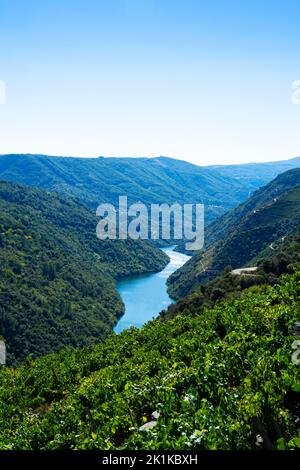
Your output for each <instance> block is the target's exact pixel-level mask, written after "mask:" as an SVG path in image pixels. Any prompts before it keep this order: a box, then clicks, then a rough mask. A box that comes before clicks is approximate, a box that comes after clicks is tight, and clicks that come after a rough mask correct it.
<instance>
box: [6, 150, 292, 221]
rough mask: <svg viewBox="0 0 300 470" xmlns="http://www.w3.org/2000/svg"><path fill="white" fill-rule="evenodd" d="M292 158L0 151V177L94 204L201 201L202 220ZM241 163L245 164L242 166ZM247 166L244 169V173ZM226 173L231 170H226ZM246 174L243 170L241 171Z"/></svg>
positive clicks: (244, 194)
mask: <svg viewBox="0 0 300 470" xmlns="http://www.w3.org/2000/svg"><path fill="white" fill-rule="evenodd" d="M283 165H284V168H288V167H289V165H290V166H291V167H295V166H297V162H296V160H295V161H294V160H290V161H287V162H278V163H274V164H273V165H272V166H270V170H269V172H268V171H267V169H266V168H265V167H263V168H262V170H260V165H259V164H258V165H257V167H256V179H255V178H254V175H253V174H254V170H253V169H252V170H251V169H250V168H249V167H247V168H245V169H244V170H243V166H241V167H240V169H239V174H240V175H241V174H243V175H244V176H243V177H242V178H241V177H240V176H238V175H237V174H236V172H237V168H235V167H234V168H232V169H229V170H228V171H225V168H226V167H225V168H224V171H225V172H224V174H223V168H222V167H217V168H216V169H215V168H212V167H199V166H197V165H192V164H191V163H188V162H185V161H181V160H175V159H172V158H166V157H158V158H103V157H101V158H71V157H69V158H63V157H49V156H45V155H2V156H0V178H1V179H4V180H8V181H14V182H17V183H22V184H27V185H30V186H34V187H37V188H42V189H47V190H51V191H56V192H58V193H62V194H67V195H71V196H75V197H77V198H79V199H80V200H81V201H82V202H83V203H84V204H86V205H88V206H89V207H92V208H93V209H95V207H97V206H98V204H100V203H102V202H109V203H113V204H115V205H116V204H118V197H119V196H120V195H121V196H123V195H127V197H128V200H129V202H130V203H132V202H138V201H141V202H143V203H144V204H147V205H149V204H153V203H168V204H170V203H174V202H176V201H177V202H179V203H203V204H205V205H206V209H207V210H206V222H209V221H212V220H213V219H215V218H216V217H218V216H220V215H221V214H223V213H224V212H225V211H227V210H228V209H231V208H232V207H236V206H237V205H238V204H239V203H240V202H242V201H244V200H245V199H246V198H247V197H248V195H249V192H253V191H255V190H256V189H257V188H258V187H259V186H261V185H262V184H265V183H267V182H268V181H270V179H272V177H273V176H276V175H277V174H279V173H280V172H281V171H283V170H282V168H283ZM245 167H246V166H245ZM249 171H250V173H249ZM231 174H232V176H231ZM247 175H248V176H247Z"/></svg>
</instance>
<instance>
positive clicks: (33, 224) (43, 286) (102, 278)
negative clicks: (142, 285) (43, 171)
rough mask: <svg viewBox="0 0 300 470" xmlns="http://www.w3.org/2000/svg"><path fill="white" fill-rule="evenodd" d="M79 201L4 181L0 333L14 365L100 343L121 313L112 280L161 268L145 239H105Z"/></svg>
mask: <svg viewBox="0 0 300 470" xmlns="http://www.w3.org/2000/svg"><path fill="white" fill-rule="evenodd" d="M96 224H97V219H96V217H95V216H94V214H93V213H92V212H91V211H89V210H88V209H87V208H86V207H85V206H83V205H82V204H80V203H79V202H78V201H75V200H72V199H68V198H65V197H63V196H59V195H57V194H52V193H46V192H44V191H40V190H35V189H31V188H28V187H25V186H19V185H16V184H12V183H7V182H0V273H1V275H0V336H2V337H3V338H4V339H5V341H6V345H7V351H8V364H15V363H16V362H18V361H20V360H24V359H25V358H26V357H27V355H28V354H33V355H34V356H40V355H42V354H47V353H50V352H53V351H57V350H58V349H60V348H61V347H62V346H64V345H71V346H74V347H75V346H83V345H88V344H93V343H95V342H98V341H100V340H102V339H103V338H104V337H106V336H107V334H108V333H109V332H110V331H111V330H112V328H113V326H114V324H115V323H116V320H117V318H118V317H120V315H122V313H123V308H124V307H123V304H122V302H121V299H120V298H119V295H118V294H117V292H116V289H115V283H114V278H117V277H121V276H124V275H128V274H133V273H143V272H149V271H158V270H160V269H162V268H163V267H164V266H165V264H166V263H167V257H166V255H165V254H164V253H163V252H161V251H160V250H158V249H155V248H154V247H152V246H151V245H150V244H148V243H146V242H134V241H132V240H128V241H126V242H122V241H118V240H116V241H100V240H98V239H97V238H96V231H95V229H96Z"/></svg>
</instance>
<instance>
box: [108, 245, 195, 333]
mask: <svg viewBox="0 0 300 470" xmlns="http://www.w3.org/2000/svg"><path fill="white" fill-rule="evenodd" d="M174 248H175V246H172V247H168V248H163V249H162V250H163V251H164V252H165V253H166V254H167V255H168V256H169V258H170V262H169V263H168V265H167V266H166V267H165V268H164V269H163V270H162V271H160V272H159V273H155V274H144V275H138V276H131V277H128V278H126V279H122V280H120V281H119V282H118V283H117V290H118V292H119V294H120V296H121V298H122V300H123V302H124V305H125V313H124V315H123V316H122V317H121V318H120V320H119V322H118V323H117V325H116V327H115V329H114V331H115V332H116V333H121V331H123V330H125V329H127V328H130V327H131V326H135V327H137V328H140V327H141V326H142V325H143V324H144V323H146V322H147V321H149V320H152V318H154V317H156V316H157V315H158V314H159V313H160V312H161V311H162V310H164V309H166V308H167V307H168V306H169V305H171V304H172V303H173V300H172V299H171V297H170V296H169V294H168V292H167V285H166V282H167V279H168V277H169V276H170V275H171V274H172V273H174V272H175V271H176V270H177V269H179V268H180V267H181V266H183V265H184V264H185V263H186V262H187V261H188V260H189V258H190V257H189V256H187V255H184V254H182V253H177V252H176V251H174Z"/></svg>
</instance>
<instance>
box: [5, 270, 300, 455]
mask: <svg viewBox="0 0 300 470" xmlns="http://www.w3.org/2000/svg"><path fill="white" fill-rule="evenodd" d="M299 295H300V272H299V271H298V272H296V273H295V274H293V275H288V276H286V277H284V278H283V280H282V282H281V284H280V285H277V286H273V287H262V288H259V287H255V289H254V290H253V289H250V290H249V291H247V292H246V291H245V293H244V295H243V296H241V297H240V298H239V299H233V300H227V301H226V302H224V303H218V304H216V305H215V307H214V308H210V309H206V310H204V311H202V312H200V314H199V315H191V312H190V311H189V308H188V304H187V305H186V308H185V309H183V310H182V314H181V315H177V316H176V317H175V318H174V319H172V320H170V321H168V322H164V321H161V319H156V320H154V321H152V322H149V323H148V324H147V325H145V326H144V327H143V328H142V329H141V330H136V329H134V328H133V329H131V330H130V331H124V332H123V333H122V334H120V335H112V336H110V337H109V338H108V339H107V340H106V341H105V342H104V343H102V344H99V345H97V346H94V347H93V348H85V349H80V350H77V351H74V350H66V351H62V352H60V353H59V354H56V355H50V356H46V357H43V358H40V359H38V360H36V361H32V360H31V359H28V361H27V362H26V364H24V365H23V366H22V367H20V368H19V369H17V370H13V369H1V370H0V421H1V423H2V424H1V436H0V448H1V449H256V448H258V446H260V447H263V448H267V449H271V448H274V449H275V448H296V447H298V446H299V429H298V428H297V427H298V426H299V424H298V422H299V390H298V388H297V386H298V384H299V366H297V365H295V364H294V363H293V362H292V361H291V354H292V343H293V341H294V338H293V336H292V335H291V334H290V331H291V328H292V326H293V325H294V324H295V322H296V321H299V318H300V307H299ZM154 410H157V411H159V413H160V416H159V419H158V421H157V425H156V427H154V428H153V429H152V430H147V431H141V430H139V427H140V426H141V425H142V424H144V423H145V422H146V421H148V420H150V416H151V413H152V412H153V411H154ZM258 436H259V439H258Z"/></svg>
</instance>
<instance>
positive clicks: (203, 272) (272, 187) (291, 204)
mask: <svg viewBox="0 0 300 470" xmlns="http://www.w3.org/2000/svg"><path fill="white" fill-rule="evenodd" d="M299 223H300V169H295V170H290V171H288V172H286V173H283V174H282V175H280V176H278V177H277V178H276V179H275V180H274V181H272V182H271V183H270V184H269V185H267V186H265V187H264V188H262V189H260V190H258V191H257V192H255V193H254V195H253V196H252V197H251V198H250V199H249V200H248V201H246V202H245V203H243V204H241V205H240V206H238V207H237V208H236V209H233V210H232V211H230V212H228V213H227V214H225V215H224V216H222V217H221V218H220V219H219V220H217V221H215V222H214V223H212V224H211V225H210V226H209V227H207V230H206V234H205V243H206V245H205V249H204V250H202V252H199V253H197V254H196V255H195V256H193V258H192V259H191V260H190V261H189V262H188V263H186V265H184V266H183V267H182V268H181V269H180V270H178V271H177V272H175V273H174V274H173V275H172V276H171V277H170V279H169V281H168V282H169V292H170V293H171V295H172V296H174V297H182V296H185V295H187V294H188V293H190V292H191V291H192V290H193V289H195V288H196V287H197V286H199V285H200V284H203V283H206V282H208V281H209V280H210V279H212V278H214V277H216V276H218V275H219V274H220V273H221V272H222V271H223V270H224V268H225V267H226V266H231V268H233V269H234V268H240V267H243V266H245V265H249V264H252V265H253V263H254V261H253V259H254V258H256V257H257V256H258V255H259V253H260V252H261V251H262V250H265V249H266V248H267V247H270V246H272V243H273V242H275V241H276V240H278V239H279V238H280V237H285V236H287V235H288V234H289V232H290V231H292V230H293V229H294V228H295V227H296V226H297V225H298V224H299Z"/></svg>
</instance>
